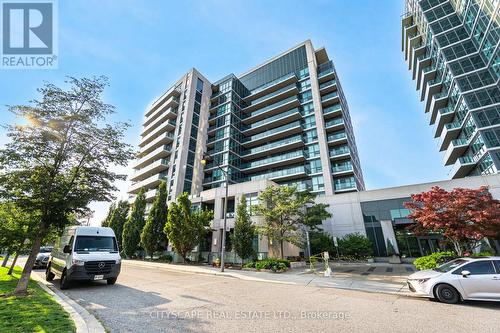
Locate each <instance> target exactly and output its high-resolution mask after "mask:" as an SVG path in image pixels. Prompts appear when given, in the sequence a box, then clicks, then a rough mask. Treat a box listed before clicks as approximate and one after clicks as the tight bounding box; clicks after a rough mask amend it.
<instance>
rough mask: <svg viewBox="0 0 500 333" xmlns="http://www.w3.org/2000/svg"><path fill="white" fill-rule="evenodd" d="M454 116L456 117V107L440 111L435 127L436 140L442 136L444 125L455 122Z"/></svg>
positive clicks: (448, 107)
mask: <svg viewBox="0 0 500 333" xmlns="http://www.w3.org/2000/svg"><path fill="white" fill-rule="evenodd" d="M454 115H455V107H454V106H451V105H449V106H447V107H445V108H441V109H439V110H438V112H437V117H436V123H435V124H436V126H435V127H436V132H435V133H434V137H435V138H438V137H440V136H441V134H442V132H443V128H444V125H445V124H447V123H449V122H451V121H452V120H453V116H454Z"/></svg>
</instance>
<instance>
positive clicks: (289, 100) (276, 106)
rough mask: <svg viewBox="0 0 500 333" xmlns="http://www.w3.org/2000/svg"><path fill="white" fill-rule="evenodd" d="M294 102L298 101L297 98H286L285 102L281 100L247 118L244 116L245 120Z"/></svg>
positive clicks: (252, 113)
mask: <svg viewBox="0 0 500 333" xmlns="http://www.w3.org/2000/svg"><path fill="white" fill-rule="evenodd" d="M294 100H297V96H290V97H288V98H285V99H284V100H281V101H279V102H276V103H273V104H271V105H268V106H266V107H264V108H262V109H258V110H256V111H254V112H251V113H250V114H248V115H246V116H243V119H247V118H250V117H254V116H257V115H259V114H262V113H265V112H267V111H269V110H272V109H275V108H278V107H280V106H282V105H284V104H287V103H290V102H292V101H294Z"/></svg>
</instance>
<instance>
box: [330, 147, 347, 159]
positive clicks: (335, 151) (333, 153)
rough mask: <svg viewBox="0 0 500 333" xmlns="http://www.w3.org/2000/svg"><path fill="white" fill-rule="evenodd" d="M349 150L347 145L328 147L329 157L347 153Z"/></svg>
mask: <svg viewBox="0 0 500 333" xmlns="http://www.w3.org/2000/svg"><path fill="white" fill-rule="evenodd" d="M350 152H351V151H350V149H349V146H342V147H339V148H337V149H330V157H335V156H339V155H344V154H349V153H350Z"/></svg>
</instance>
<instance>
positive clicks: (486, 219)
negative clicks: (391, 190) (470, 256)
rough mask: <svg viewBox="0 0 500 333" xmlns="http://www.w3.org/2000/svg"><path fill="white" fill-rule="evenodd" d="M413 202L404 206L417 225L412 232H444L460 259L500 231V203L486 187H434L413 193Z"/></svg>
mask: <svg viewBox="0 0 500 333" xmlns="http://www.w3.org/2000/svg"><path fill="white" fill-rule="evenodd" d="M411 199H412V201H411V202H406V203H405V207H406V208H408V209H410V210H411V214H410V215H409V216H408V218H410V219H414V220H415V221H416V222H417V223H416V225H414V226H413V227H412V230H413V231H414V232H415V233H417V234H419V233H425V232H439V233H441V234H442V235H443V236H444V237H445V238H446V239H448V240H449V241H450V242H451V243H452V244H453V247H454V249H455V251H456V253H457V254H458V255H460V256H461V255H463V253H464V251H470V250H472V249H473V248H475V247H476V246H477V245H478V244H479V242H480V241H481V239H482V238H484V237H496V236H497V235H498V231H499V230H500V201H498V200H496V199H494V198H493V196H492V195H491V193H490V191H489V190H488V187H486V186H482V187H480V188H479V189H477V190H474V189H467V188H455V189H453V190H452V191H450V192H448V191H445V190H443V189H442V188H440V187H438V186H434V187H432V189H431V190H430V191H428V192H423V193H420V194H413V195H412V196H411Z"/></svg>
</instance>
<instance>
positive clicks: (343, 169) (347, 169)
mask: <svg viewBox="0 0 500 333" xmlns="http://www.w3.org/2000/svg"><path fill="white" fill-rule="evenodd" d="M353 172H354V168H353V166H352V164H350V163H348V164H342V165H339V166H334V167H332V174H333V175H334V176H340V175H347V174H352V173H353Z"/></svg>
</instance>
